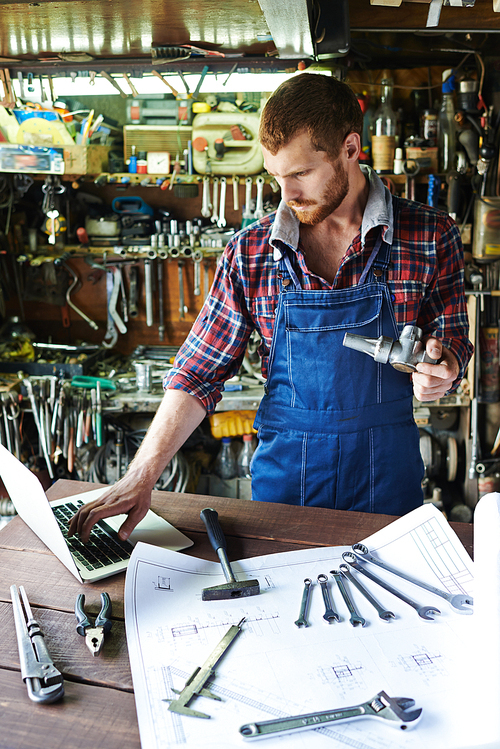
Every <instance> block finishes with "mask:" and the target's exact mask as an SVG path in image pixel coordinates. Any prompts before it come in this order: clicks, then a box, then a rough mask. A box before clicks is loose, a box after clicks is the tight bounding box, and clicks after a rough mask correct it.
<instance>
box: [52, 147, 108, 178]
mask: <svg viewBox="0 0 500 749" xmlns="http://www.w3.org/2000/svg"><path fill="white" fill-rule="evenodd" d="M110 150H111V147H110V146H98V145H90V146H77V145H74V146H64V167H65V169H64V170H65V172H66V174H100V173H101V172H107V171H108V170H109V165H108V157H109V152H110Z"/></svg>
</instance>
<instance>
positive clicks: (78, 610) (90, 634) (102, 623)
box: [75, 593, 113, 655]
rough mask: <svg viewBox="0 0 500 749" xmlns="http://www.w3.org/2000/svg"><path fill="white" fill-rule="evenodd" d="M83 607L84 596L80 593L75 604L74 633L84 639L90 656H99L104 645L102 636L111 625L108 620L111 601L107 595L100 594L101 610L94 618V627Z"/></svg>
mask: <svg viewBox="0 0 500 749" xmlns="http://www.w3.org/2000/svg"><path fill="white" fill-rule="evenodd" d="M84 606H85V596H84V595H83V593H80V594H79V595H78V596H77V598H76V603H75V616H76V619H77V621H78V624H77V625H76V631H77V632H78V634H79V635H81V636H82V637H85V644H86V645H87V647H88V649H89V650H90V652H91V653H92V655H99V653H100V652H101V649H102V646H103V643H104V635H105V634H106V633H107V632H109V630H110V629H111V627H112V625H113V622H112V621H111V619H110V618H109V617H110V616H111V599H110V597H109V595H108V594H107V593H101V610H100V612H99V614H98V615H97V617H96V620H95V624H94V626H92V622H90V620H89V618H88V617H87V614H86V613H85V609H84Z"/></svg>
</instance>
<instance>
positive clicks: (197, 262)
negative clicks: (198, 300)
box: [192, 250, 203, 296]
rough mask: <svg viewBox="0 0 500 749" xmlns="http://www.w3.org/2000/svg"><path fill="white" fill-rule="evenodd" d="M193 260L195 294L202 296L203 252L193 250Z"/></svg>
mask: <svg viewBox="0 0 500 749" xmlns="http://www.w3.org/2000/svg"><path fill="white" fill-rule="evenodd" d="M192 260H193V263H194V273H193V281H194V288H193V294H194V295H195V296H200V294H201V262H202V260H203V252H202V251H201V250H195V251H194V252H193V256H192Z"/></svg>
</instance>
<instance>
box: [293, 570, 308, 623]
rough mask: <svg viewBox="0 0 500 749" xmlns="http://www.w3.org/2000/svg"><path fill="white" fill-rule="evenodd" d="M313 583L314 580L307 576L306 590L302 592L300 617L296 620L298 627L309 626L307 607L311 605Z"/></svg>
mask: <svg viewBox="0 0 500 749" xmlns="http://www.w3.org/2000/svg"><path fill="white" fill-rule="evenodd" d="M311 585H312V580H311V579H310V578H309V577H306V579H305V580H304V592H303V593H302V602H301V604H300V614H299V618H298V619H297V621H296V622H295V624H296V625H297V627H299V628H300V627H308V626H309V622H308V621H307V619H306V616H307V607H308V605H309V596H310V594H311Z"/></svg>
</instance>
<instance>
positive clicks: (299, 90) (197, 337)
mask: <svg viewBox="0 0 500 749" xmlns="http://www.w3.org/2000/svg"><path fill="white" fill-rule="evenodd" d="M362 124H363V117H362V113H361V110H360V107H359V104H358V101H357V98H356V96H355V95H354V93H353V92H352V90H351V89H350V88H349V86H347V85H346V84H345V83H343V82H341V81H338V80H336V79H335V78H330V77H327V76H324V75H315V74H309V73H304V74H301V75H297V76H294V77H293V78H291V79H289V80H288V81H287V82H286V83H284V84H282V85H281V86H280V87H279V88H278V89H277V90H276V91H275V92H274V94H272V96H271V97H270V98H269V100H268V101H267V103H266V105H265V107H264V110H263V112H262V116H261V123H260V132H259V137H260V141H261V145H262V149H263V154H264V163H265V167H266V169H267V171H268V173H269V174H270V175H272V177H273V178H274V179H275V180H276V182H277V183H278V184H279V186H280V188H281V203H280V205H279V207H278V209H277V211H275V212H274V213H272V214H268V215H266V216H265V217H264V218H262V219H261V220H260V221H258V222H256V223H254V224H252V225H251V226H249V227H248V228H246V229H244V230H243V231H240V232H239V233H238V234H236V235H235V236H234V238H233V239H232V240H231V241H230V242H229V244H228V245H227V247H226V249H225V251H224V253H223V255H222V258H221V261H220V262H219V264H218V267H217V271H216V276H215V279H214V284H213V286H212V289H211V292H210V294H209V296H208V298H207V300H206V301H205V304H204V306H203V308H202V310H201V312H200V315H199V316H198V318H197V320H196V322H195V323H194V325H193V328H192V330H191V332H190V334H189V336H188V338H187V339H186V341H185V343H184V344H183V346H182V347H181V349H180V351H179V354H178V356H177V358H176V360H175V362H174V366H173V369H172V370H171V371H170V372H169V373H168V375H167V376H166V378H165V380H164V387H165V394H164V398H163V401H162V403H161V405H160V407H159V409H158V412H157V414H156V416H155V418H154V420H153V422H152V424H151V427H150V429H149V430H148V433H147V435H146V437H145V439H144V441H143V443H142V445H141V447H140V449H139V451H138V453H137V455H136V457H135V458H134V460H133V461H132V463H131V465H130V467H129V469H128V471H127V473H126V474H125V476H124V477H123V478H122V479H121V480H120V481H119V482H118V483H117V484H116V485H115V486H114V487H112V488H111V489H110V490H109V491H108V492H107V493H106V494H105V495H103V496H102V497H101V498H100V499H99V500H97V501H96V502H94V503H90V504H89V505H85V506H84V508H82V509H81V510H80V511H79V513H78V514H77V515H76V516H75V518H74V519H73V521H72V523H71V526H70V532H71V533H73V532H79V533H80V535H81V537H82V538H83V539H84V540H85V539H86V538H88V534H89V532H90V529H91V527H92V525H93V523H94V522H95V521H96V520H99V519H101V518H103V517H107V516H109V515H113V514H118V513H126V514H127V515H128V518H127V520H125V521H124V523H123V525H122V528H121V535H122V537H123V538H126V537H128V535H129V534H130V532H131V530H132V529H133V528H134V527H135V525H136V524H137V522H138V521H139V520H140V519H141V518H142V517H144V515H145V513H146V511H147V509H148V508H149V506H150V502H151V490H152V489H153V487H154V484H155V482H156V481H157V479H158V477H159V476H160V474H161V473H162V470H163V468H164V466H165V465H166V464H167V463H168V462H169V461H170V460H171V458H172V457H173V455H174V454H175V453H176V452H177V450H179V448H180V447H181V446H182V444H183V443H184V441H185V440H186V439H187V437H188V436H189V435H190V434H191V432H192V431H193V430H194V429H195V428H196V426H197V425H199V424H200V423H201V421H202V420H203V419H204V418H205V416H206V415H207V414H210V413H212V412H213V411H214V409H215V406H216V404H217V402H218V401H219V399H220V398H221V394H222V391H223V389H224V382H225V381H226V380H227V379H229V378H230V377H232V376H233V375H235V374H236V373H237V372H238V370H239V368H240V366H241V363H242V360H243V357H244V354H245V350H246V347H247V343H248V340H249V337H250V335H251V333H252V332H253V331H255V330H257V331H258V333H259V334H260V338H261V344H260V348H259V354H260V356H261V359H262V372H263V375H264V377H265V380H266V384H265V388H264V396H263V398H262V401H261V404H260V407H259V410H258V413H257V418H256V421H255V426H256V428H257V429H258V446H257V449H256V452H255V454H254V458H253V461H252V466H251V473H252V499H254V500H258V501H263V502H282V503H286V504H295V505H309V506H316V507H328V508H334V509H343V510H360V511H363V512H378V513H386V514H393V515H402V514H404V513H406V512H409V511H410V510H412V509H414V508H415V507H417V506H418V505H420V504H421V503H422V501H423V495H422V488H421V483H422V478H423V463H422V459H421V456H420V449H419V434H418V429H417V427H416V425H415V421H414V418H413V396H415V397H416V398H417V399H418V400H420V401H434V400H436V399H438V398H440V397H442V396H444V395H445V394H447V393H450V392H452V391H453V390H454V389H455V388H456V387H457V386H458V384H459V383H460V380H461V379H462V377H463V375H464V372H465V369H466V367H467V364H468V361H469V359H470V356H471V353H472V345H471V343H470V341H469V340H468V321H467V313H466V305H465V296H464V279H463V250H462V244H461V240H460V234H459V231H458V228H457V226H456V225H455V223H454V222H453V221H452V219H451V218H450V217H449V216H448V214H446V213H444V212H441V211H439V210H436V209H434V208H430V207H428V206H424V205H421V204H419V203H416V202H413V201H409V200H403V199H400V198H398V197H395V196H392V195H391V194H390V192H389V190H388V189H387V188H386V187H385V186H384V184H383V183H382V181H381V180H380V178H379V177H378V176H377V175H376V174H375V172H373V170H371V169H370V167H367V166H363V165H360V163H359V156H360V150H361V140H360V136H361V132H362ZM405 325H417V326H418V327H419V328H421V329H422V331H423V333H424V340H425V347H426V352H427V354H428V356H429V357H430V358H431V359H433V360H435V361H436V363H433V364H430V363H423V362H422V363H419V364H418V365H417V371H416V372H414V373H413V374H412V375H409V374H407V373H405V372H401V371H397V370H396V369H394V368H392V367H391V366H389V365H382V364H379V363H376V362H375V361H373V359H372V358H371V357H369V356H365V355H363V354H362V353H360V352H358V351H352V350H350V349H348V348H345V347H344V346H343V339H344V336H345V334H346V333H347V332H354V333H356V334H359V335H362V336H366V337H371V338H378V337H379V336H381V335H384V336H388V337H390V338H393V339H397V338H399V336H400V334H401V331H402V329H403V327H404V326H405Z"/></svg>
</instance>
